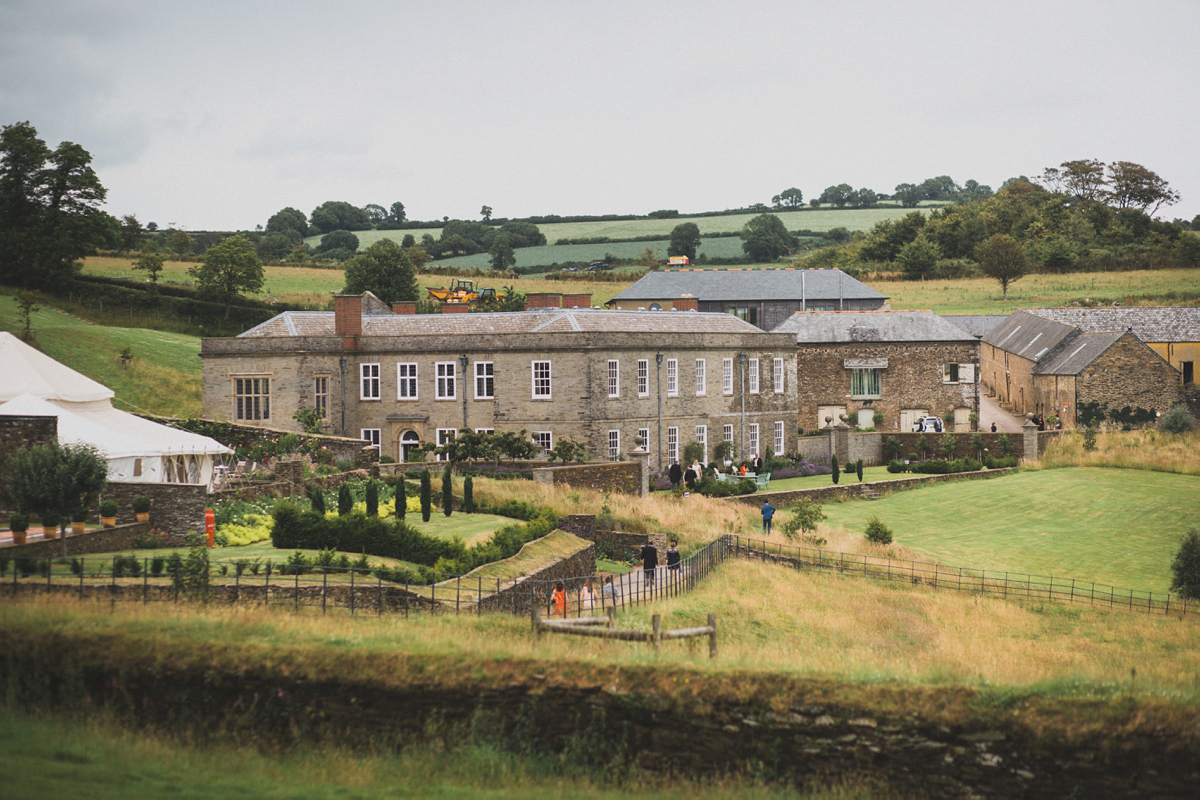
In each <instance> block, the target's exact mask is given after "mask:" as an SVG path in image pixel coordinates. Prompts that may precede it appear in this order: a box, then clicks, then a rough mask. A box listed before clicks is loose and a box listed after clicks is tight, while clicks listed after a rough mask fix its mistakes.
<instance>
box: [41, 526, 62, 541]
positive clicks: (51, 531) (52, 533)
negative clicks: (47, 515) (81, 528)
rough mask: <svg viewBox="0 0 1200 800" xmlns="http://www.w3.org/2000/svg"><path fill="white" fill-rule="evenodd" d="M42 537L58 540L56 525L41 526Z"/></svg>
mask: <svg viewBox="0 0 1200 800" xmlns="http://www.w3.org/2000/svg"><path fill="white" fill-rule="evenodd" d="M42 536H43V537H45V538H47V539H57V538H58V526H57V525H43V526H42Z"/></svg>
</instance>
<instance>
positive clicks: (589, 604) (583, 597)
mask: <svg viewBox="0 0 1200 800" xmlns="http://www.w3.org/2000/svg"><path fill="white" fill-rule="evenodd" d="M595 606H596V592H595V591H594V590H593V589H592V579H591V578H588V579H587V583H585V584H584V585H583V588H582V589H580V590H579V607H580V608H581V609H582V610H584V611H591V610H592V609H593V608H595Z"/></svg>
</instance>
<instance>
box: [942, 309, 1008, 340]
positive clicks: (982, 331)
mask: <svg viewBox="0 0 1200 800" xmlns="http://www.w3.org/2000/svg"><path fill="white" fill-rule="evenodd" d="M938 316H940V317H941V318H942V319H944V320H946V321H947V322H949V323H952V324H954V325H957V326H958V327H960V328H962V329H963V330H964V331H966V332H967V333H969V334H971V335H972V336H977V337H979V338H981V339H982V338H983V337H984V336H986V335H987V332H988V331H990V330H991V329H992V328H994V327H996V326H997V325H999V324H1000V323H1001V322H1003V321H1004V320H1006V319H1008V314H939V315H938Z"/></svg>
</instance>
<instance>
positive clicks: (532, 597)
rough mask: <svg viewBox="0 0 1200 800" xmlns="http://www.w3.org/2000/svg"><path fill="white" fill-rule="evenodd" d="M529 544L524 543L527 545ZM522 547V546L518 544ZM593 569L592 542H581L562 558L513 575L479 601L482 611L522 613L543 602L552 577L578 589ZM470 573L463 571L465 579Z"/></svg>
mask: <svg viewBox="0 0 1200 800" xmlns="http://www.w3.org/2000/svg"><path fill="white" fill-rule="evenodd" d="M528 546H529V545H526V547H528ZM522 549H524V548H522ZM595 573H596V545H594V544H591V543H587V544H581V547H580V549H579V550H577V551H576V552H574V553H573V554H571V555H569V556H567V557H566V558H564V559H561V560H559V561H556V562H554V563H553V564H550V565H548V566H545V567H543V568H541V569H539V570H537V571H535V572H531V573H529V574H528V575H524V576H522V577H520V578H517V579H516V580H515V581H513V582H512V583H511V584H509V585H508V586H507V587H503V586H502V587H501V589H500V591H498V592H496V593H495V594H493V595H491V596H489V597H485V598H483V599H482V600H481V601H480V604H479V605H480V606H481V608H480V610H481V611H483V612H484V613H487V612H491V611H503V612H505V613H509V614H522V613H525V612H527V611H529V609H531V608H532V607H533V606H534V605H535V604H536V605H543V604H545V603H546V601H547V599H548V598H549V590H548V586H549V585H550V582H553V581H560V580H561V581H563V582H564V583H565V584H566V585H567V589H568V590H574V589H578V588H579V586H580V585H581V583H582V582H583V580H585V578H583V577H581V576H588V575H594V574H595ZM469 577H470V573H467V575H464V576H463V578H464V579H468V578H469Z"/></svg>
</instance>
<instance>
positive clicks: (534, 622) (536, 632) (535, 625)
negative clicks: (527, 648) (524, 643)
mask: <svg viewBox="0 0 1200 800" xmlns="http://www.w3.org/2000/svg"><path fill="white" fill-rule="evenodd" d="M529 626H530V628H532V630H533V643H534V645H535V646H536V645H537V643H538V640H539V639H541V637H542V606H541V604H540V603H538V602H536V598H535V602H533V603H530V604H529Z"/></svg>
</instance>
